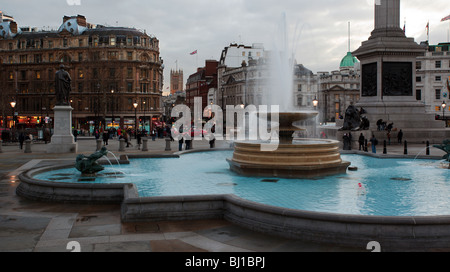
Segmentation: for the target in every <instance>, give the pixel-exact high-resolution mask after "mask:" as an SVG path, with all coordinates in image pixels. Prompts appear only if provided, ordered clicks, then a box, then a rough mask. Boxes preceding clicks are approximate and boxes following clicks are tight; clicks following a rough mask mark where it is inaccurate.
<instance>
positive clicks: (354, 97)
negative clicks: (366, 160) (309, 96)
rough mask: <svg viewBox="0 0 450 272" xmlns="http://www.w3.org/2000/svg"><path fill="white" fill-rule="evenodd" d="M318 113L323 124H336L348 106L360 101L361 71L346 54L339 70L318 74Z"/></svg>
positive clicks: (350, 56) (357, 62) (356, 61)
mask: <svg viewBox="0 0 450 272" xmlns="http://www.w3.org/2000/svg"><path fill="white" fill-rule="evenodd" d="M317 74H318V77H319V90H320V91H319V97H318V100H319V106H318V107H319V112H320V115H321V116H320V117H319V118H320V121H321V122H323V123H327V122H336V121H337V120H339V119H340V118H342V117H343V116H344V115H345V111H346V110H347V108H348V107H349V106H350V105H354V104H356V103H357V102H358V101H359V99H360V86H361V84H360V81H361V69H360V65H359V61H358V60H357V59H356V58H355V57H354V56H353V55H352V54H351V53H350V52H348V53H347V55H346V56H345V57H344V58H343V59H342V61H341V63H340V66H339V70H336V71H332V72H318V73H317Z"/></svg>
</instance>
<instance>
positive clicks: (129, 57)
mask: <svg viewBox="0 0 450 272" xmlns="http://www.w3.org/2000/svg"><path fill="white" fill-rule="evenodd" d="M127 60H133V52H127Z"/></svg>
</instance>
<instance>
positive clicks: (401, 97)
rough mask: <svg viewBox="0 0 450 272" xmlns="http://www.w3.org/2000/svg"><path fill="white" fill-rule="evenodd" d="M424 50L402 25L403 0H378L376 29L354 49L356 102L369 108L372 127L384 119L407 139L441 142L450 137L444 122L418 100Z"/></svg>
mask: <svg viewBox="0 0 450 272" xmlns="http://www.w3.org/2000/svg"><path fill="white" fill-rule="evenodd" d="M425 51H426V48H424V47H422V46H419V45H418V44H417V43H416V42H415V41H414V39H413V38H407V37H406V36H405V33H404V31H403V30H402V29H401V28H400V0H379V1H376V4H375V29H374V30H373V31H372V33H371V36H370V38H369V39H368V40H367V41H365V42H363V43H362V45H361V47H360V48H358V49H357V50H356V51H355V52H353V55H354V56H356V57H357V58H358V59H359V60H360V62H361V99H360V101H359V102H358V104H357V105H356V106H357V107H362V108H364V109H365V110H366V111H367V117H368V118H369V120H370V123H371V129H372V131H376V127H375V126H376V122H377V121H378V120H380V119H383V121H385V122H387V123H388V124H389V123H394V128H397V129H399V130H400V129H402V130H403V132H404V133H405V139H406V140H408V142H418V143H421V142H423V141H427V140H429V141H431V142H438V143H441V142H442V139H443V138H449V137H450V131H449V130H445V124H444V122H441V121H436V120H435V116H434V114H427V113H426V112H425V105H423V104H422V103H421V102H420V101H417V100H416V88H415V78H416V58H417V56H420V55H423V54H425ZM370 136H371V135H370ZM378 136H379V137H380V138H381V139H383V137H385V135H384V133H383V134H381V133H378ZM392 136H394V135H392Z"/></svg>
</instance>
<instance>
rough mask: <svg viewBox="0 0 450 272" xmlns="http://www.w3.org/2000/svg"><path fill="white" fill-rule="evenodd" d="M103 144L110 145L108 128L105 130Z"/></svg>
mask: <svg viewBox="0 0 450 272" xmlns="http://www.w3.org/2000/svg"><path fill="white" fill-rule="evenodd" d="M102 137H103V145H108V140H109V133H108V131H107V130H105V131H103V135H102Z"/></svg>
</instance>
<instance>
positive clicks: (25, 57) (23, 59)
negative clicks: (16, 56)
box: [20, 55, 28, 63]
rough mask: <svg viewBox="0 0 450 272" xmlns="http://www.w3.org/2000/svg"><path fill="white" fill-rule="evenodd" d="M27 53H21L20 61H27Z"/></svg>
mask: <svg viewBox="0 0 450 272" xmlns="http://www.w3.org/2000/svg"><path fill="white" fill-rule="evenodd" d="M27 57H28V56H27V55H20V63H27Z"/></svg>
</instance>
